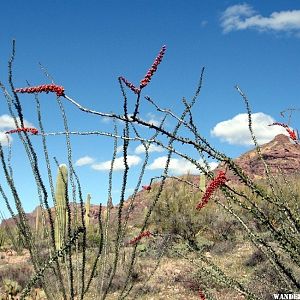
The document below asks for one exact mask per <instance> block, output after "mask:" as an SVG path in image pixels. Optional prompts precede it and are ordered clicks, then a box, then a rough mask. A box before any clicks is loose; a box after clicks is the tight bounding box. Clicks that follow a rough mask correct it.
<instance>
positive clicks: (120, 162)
mask: <svg viewBox="0 0 300 300" xmlns="http://www.w3.org/2000/svg"><path fill="white" fill-rule="evenodd" d="M141 160H142V159H141V158H140V157H139V156H137V155H128V156H127V164H128V166H129V167H132V166H136V165H138V164H139V163H140V162H141ZM110 168H111V160H108V161H104V162H101V163H98V164H92V169H94V170H97V171H107V170H110ZM124 169H125V165H124V159H123V157H118V158H116V159H115V161H114V171H120V170H124Z"/></svg>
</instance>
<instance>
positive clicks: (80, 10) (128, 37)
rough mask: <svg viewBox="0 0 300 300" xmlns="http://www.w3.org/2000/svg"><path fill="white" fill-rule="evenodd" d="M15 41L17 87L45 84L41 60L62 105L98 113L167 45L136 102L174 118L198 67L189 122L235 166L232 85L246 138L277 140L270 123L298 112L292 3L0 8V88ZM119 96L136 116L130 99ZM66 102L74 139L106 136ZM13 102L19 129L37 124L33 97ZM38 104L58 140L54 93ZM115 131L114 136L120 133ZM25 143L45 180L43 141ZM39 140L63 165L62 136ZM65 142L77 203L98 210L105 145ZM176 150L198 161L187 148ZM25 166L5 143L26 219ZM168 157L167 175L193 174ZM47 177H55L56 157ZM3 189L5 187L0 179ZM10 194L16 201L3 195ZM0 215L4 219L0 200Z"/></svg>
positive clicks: (137, 0)
mask: <svg viewBox="0 0 300 300" xmlns="http://www.w3.org/2000/svg"><path fill="white" fill-rule="evenodd" d="M12 3H13V4H12ZM12 39H16V46H17V54H16V61H15V66H14V82H15V86H16V87H24V86H26V85H27V83H26V80H28V82H30V84H32V85H39V84H45V83H50V82H49V79H48V78H46V77H45V75H44V73H43V72H42V71H41V69H40V68H39V65H38V63H39V62H40V63H41V64H42V65H44V66H45V67H46V68H47V70H48V71H49V72H50V74H51V75H52V76H53V78H54V80H55V83H57V84H59V85H63V86H64V87H65V90H66V94H67V95H68V96H70V97H71V98H73V99H75V100H76V101H78V102H80V103H81V104H82V105H83V106H86V107H88V108H91V109H94V110H97V111H102V112H111V111H113V112H116V113H120V114H121V113H122V112H123V111H122V96H121V91H120V89H119V84H118V80H117V78H118V77H119V76H124V77H126V78H127V79H128V80H129V81H131V82H133V83H134V84H136V85H138V83H139V81H140V80H141V79H142V78H143V76H144V75H145V73H146V71H147V70H148V68H149V67H150V66H151V64H152V63H153V60H154V58H155V56H156V55H157V53H158V52H159V50H160V49H161V47H162V46H163V45H166V46H167V51H166V54H165V56H164V58H163V62H162V63H161V64H160V66H159V68H158V71H157V72H156V73H155V75H154V76H153V79H152V81H151V83H150V84H149V85H148V86H147V87H146V88H145V89H144V90H143V94H142V95H143V96H145V95H149V96H151V97H152V98H153V99H155V100H156V101H157V103H158V104H159V105H160V106H161V107H163V108H172V109H173V110H174V112H176V113H177V114H180V112H181V111H182V104H181V99H182V97H186V98H187V99H188V100H189V99H191V97H192V96H193V93H194V91H195V88H196V86H197V83H198V80H199V75H200V72H201V68H202V67H203V66H205V68H206V69H205V77H204V84H203V89H202V92H201V96H200V98H199V100H198V102H197V104H196V106H195V107H194V110H193V113H194V119H195V121H196V123H197V125H198V127H199V129H200V133H202V135H203V136H204V137H205V138H206V139H207V140H208V141H209V142H210V143H211V144H212V145H213V146H214V147H215V148H216V149H219V150H221V151H223V152H224V153H225V154H227V155H229V156H231V157H233V158H234V157H237V156H239V155H240V154H242V153H244V152H246V151H249V150H250V149H251V148H253V145H252V144H251V140H250V136H249V133H248V128H247V116H246V115H245V113H246V108H245V105H244V103H243V100H242V98H241V97H240V95H239V94H238V92H237V91H236V90H235V88H234V86H235V85H236V84H238V85H239V86H240V87H241V89H242V90H243V91H244V92H245V93H246V94H247V96H248V98H249V101H250V105H251V109H252V112H253V125H254V130H255V133H256V136H257V138H258V141H259V143H261V144H262V143H266V142H268V141H270V140H271V139H273V138H274V136H275V135H276V134H278V133H285V131H284V130H283V129H282V128H280V127H278V126H273V127H268V126H267V124H270V123H272V122H275V121H276V122H287V119H284V118H282V117H281V116H280V111H282V110H284V109H286V108H290V107H293V108H299V105H298V102H299V73H300V60H299V53H300V6H299V4H298V5H297V1H287V0H278V1H271V0H270V1H267V0H266V1H245V2H240V1H219V0H210V1H187V0H185V1H183V0H180V1H179V0H165V1H159V0H152V1H144V0H131V1H79V0H74V1H63V0H60V1H54V0H53V1H27V2H26V4H25V2H24V1H21V0H19V1H13V2H11V1H2V3H1V12H0V43H1V47H0V68H1V72H0V80H1V81H2V82H3V83H4V84H5V85H7V60H8V58H9V55H10V52H11V41H12ZM126 91H127V95H128V99H129V109H130V111H132V110H133V103H134V101H135V95H134V94H133V93H132V92H131V91H130V90H128V89H127V90H126ZM0 99H1V102H0V110H1V111H0V131H1V133H0V140H1V141H2V143H3V145H5V135H4V134H3V132H5V131H6V130H9V129H13V126H14V125H13V123H12V120H11V118H10V117H9V116H8V115H9V113H8V109H7V106H6V102H5V99H4V97H3V95H1V96H0ZM62 100H63V102H64V104H65V109H66V111H67V114H68V121H69V127H70V130H72V131H90V130H99V131H106V132H112V130H113V124H112V122H111V121H109V120H106V119H103V118H99V117H96V116H92V115H88V114H85V113H83V112H80V111H79V110H78V109H77V108H75V107H74V106H72V105H71V104H70V103H68V102H67V101H66V100H64V99H62ZM21 101H22V105H23V109H24V117H25V119H26V121H27V122H28V124H29V125H33V126H35V127H38V121H37V115H36V110H35V102H34V97H33V96H32V95H22V96H21ZM40 101H41V105H42V113H43V119H44V126H45V130H46V132H57V131H63V123H62V119H61V117H60V114H59V110H58V108H57V103H56V99H55V95H50V94H48V95H41V96H40ZM298 114H299V112H296V113H295V114H294V115H293V118H292V122H291V124H290V126H291V127H292V128H298V127H299V118H298V117H299V115H298ZM141 117H142V118H143V119H145V120H147V121H150V120H151V121H152V122H159V120H160V119H161V115H160V114H159V113H158V112H156V111H155V109H153V107H151V106H150V105H149V104H146V103H144V102H143V106H142V109H141ZM118 125H119V127H120V128H121V124H118ZM173 125H174V123H172V122H171V121H168V122H167V124H166V128H167V129H168V130H172V126H173ZM139 130H140V133H141V135H143V136H145V137H150V136H151V134H152V133H150V132H149V130H144V129H143V128H139ZM32 141H33V142H34V144H35V146H36V150H37V153H38V155H39V157H40V166H41V170H42V174H43V178H44V180H45V182H46V181H47V176H46V173H45V163H44V160H43V152H42V151H41V150H42V145H41V137H40V136H33V137H32ZM47 142H48V146H49V151H50V157H51V159H52V157H53V156H56V157H57V159H58V160H59V162H60V163H67V158H66V149H65V144H64V137H63V136H49V137H48V139H47ZM72 142H73V156H72V159H73V162H74V164H75V165H76V171H77V173H78V175H79V176H80V179H81V185H82V188H83V194H84V196H86V194H87V193H91V195H92V203H94V204H98V203H99V202H103V203H105V202H106V199H107V183H108V171H107V170H106V166H107V165H109V161H110V160H111V156H112V149H113V148H112V146H113V140H112V139H111V138H105V137H100V136H81V137H77V136H72ZM119 145H121V144H120V142H119ZM138 146H139V144H138V143H131V144H130V146H129V155H130V162H131V165H132V167H131V170H130V176H129V180H128V186H127V192H126V195H127V196H128V195H130V193H131V192H132V190H133V188H134V187H135V182H136V177H137V176H138V174H139V170H140V166H141V164H142V161H143V157H144V154H143V153H142V152H141V151H140V148H137V147H138ZM179 149H180V150H183V151H185V152H186V153H187V154H189V155H191V156H193V157H194V158H195V159H199V157H197V154H196V153H194V152H193V151H191V150H190V149H189V148H184V149H183V148H182V149H181V148H179ZM5 150H7V147H5ZM152 150H153V152H151V156H150V160H149V167H148V169H147V174H146V176H145V179H144V180H143V184H147V183H148V182H149V180H150V178H151V177H153V176H157V175H159V174H160V173H161V172H162V170H161V167H162V166H163V162H164V159H165V158H164V156H165V155H166V152H165V151H161V149H157V148H153V149H152ZM120 156H121V153H119V154H118V157H120ZM24 157H25V156H24V150H23V149H22V145H21V144H20V142H19V141H18V137H17V136H16V135H14V136H12V165H13V167H14V170H15V171H14V177H15V182H16V186H17V188H18V191H19V193H20V196H21V199H22V201H23V203H24V207H25V210H26V211H31V210H33V209H34V207H35V206H36V205H38V197H37V191H36V187H35V184H34V179H33V176H32V174H31V171H30V167H29V163H28V162H27V160H26V159H25V158H24ZM173 158H174V160H172V163H171V171H172V173H173V174H176V175H180V174H182V172H186V171H187V170H188V169H190V165H188V164H187V162H185V161H183V160H181V159H180V158H178V157H176V156H174V157H173ZM118 162H119V164H118ZM210 162H212V161H210ZM212 166H213V164H212ZM115 167H116V168H118V167H119V168H122V163H121V161H117V163H116V166H115ZM52 171H53V175H54V177H56V173H57V170H56V165H55V163H54V161H53V159H52ZM191 171H192V172H194V171H195V170H194V169H193V168H192V169H191ZM120 175H122V170H116V171H115V172H114V182H115V183H114V186H113V201H114V203H118V201H119V198H118V197H119V195H120V183H121V177H120ZM0 180H1V183H3V182H4V176H3V172H1V173H0ZM46 185H47V184H46ZM3 186H4V187H5V184H4V183H3ZM6 190H7V189H6ZM7 191H8V190H7ZM8 196H9V198H10V200H11V201H12V198H11V195H10V193H9V192H8ZM0 209H1V210H2V211H4V212H7V211H6V209H5V205H4V204H3V200H2V198H1V199H0ZM6 215H8V214H7V213H6Z"/></svg>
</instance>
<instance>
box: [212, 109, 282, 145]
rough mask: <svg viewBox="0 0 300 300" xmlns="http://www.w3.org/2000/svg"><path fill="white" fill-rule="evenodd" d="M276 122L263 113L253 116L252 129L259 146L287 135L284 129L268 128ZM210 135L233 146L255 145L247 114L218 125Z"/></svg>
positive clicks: (277, 127)
mask: <svg viewBox="0 0 300 300" xmlns="http://www.w3.org/2000/svg"><path fill="white" fill-rule="evenodd" d="M274 122H275V120H274V119H273V118H272V117H271V116H269V115H266V114H264V113H262V112H259V113H254V114H252V129H253V132H254V135H255V137H256V140H257V142H258V144H265V143H268V142H269V141H271V140H272V139H273V138H274V137H275V136H276V135H278V134H281V133H282V134H287V132H286V130H285V129H284V128H283V127H280V126H268V125H269V124H272V123H274ZM210 133H211V135H212V136H215V137H218V138H220V139H221V140H222V141H224V142H227V143H229V144H231V145H244V146H249V145H254V143H253V141H252V138H251V134H250V131H249V127H248V115H247V114H238V115H236V116H235V117H233V118H232V119H230V120H227V121H222V122H220V123H218V124H217V125H216V126H215V127H214V128H213V129H212V130H211V132H210Z"/></svg>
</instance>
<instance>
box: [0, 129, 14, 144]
mask: <svg viewBox="0 0 300 300" xmlns="http://www.w3.org/2000/svg"><path fill="white" fill-rule="evenodd" d="M12 141H13V138H12V136H11V135H9V134H5V133H4V132H0V143H1V144H2V146H7V145H8V142H12Z"/></svg>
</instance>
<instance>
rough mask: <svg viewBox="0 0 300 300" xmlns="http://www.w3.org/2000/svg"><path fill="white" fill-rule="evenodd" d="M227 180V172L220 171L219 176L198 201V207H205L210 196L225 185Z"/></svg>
mask: <svg viewBox="0 0 300 300" xmlns="http://www.w3.org/2000/svg"><path fill="white" fill-rule="evenodd" d="M226 181H227V178H226V176H225V172H224V171H220V172H219V173H218V175H217V177H216V178H215V179H214V180H213V181H212V182H211V183H210V184H209V186H208V188H207V189H206V191H205V193H204V195H203V197H202V199H201V201H200V202H199V203H198V205H197V206H196V209H199V210H200V209H201V208H203V207H204V206H205V205H206V204H207V202H208V200H209V198H210V196H211V195H212V193H213V192H214V191H215V190H216V189H217V188H219V187H220V186H222V185H224V184H225V182H226Z"/></svg>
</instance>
